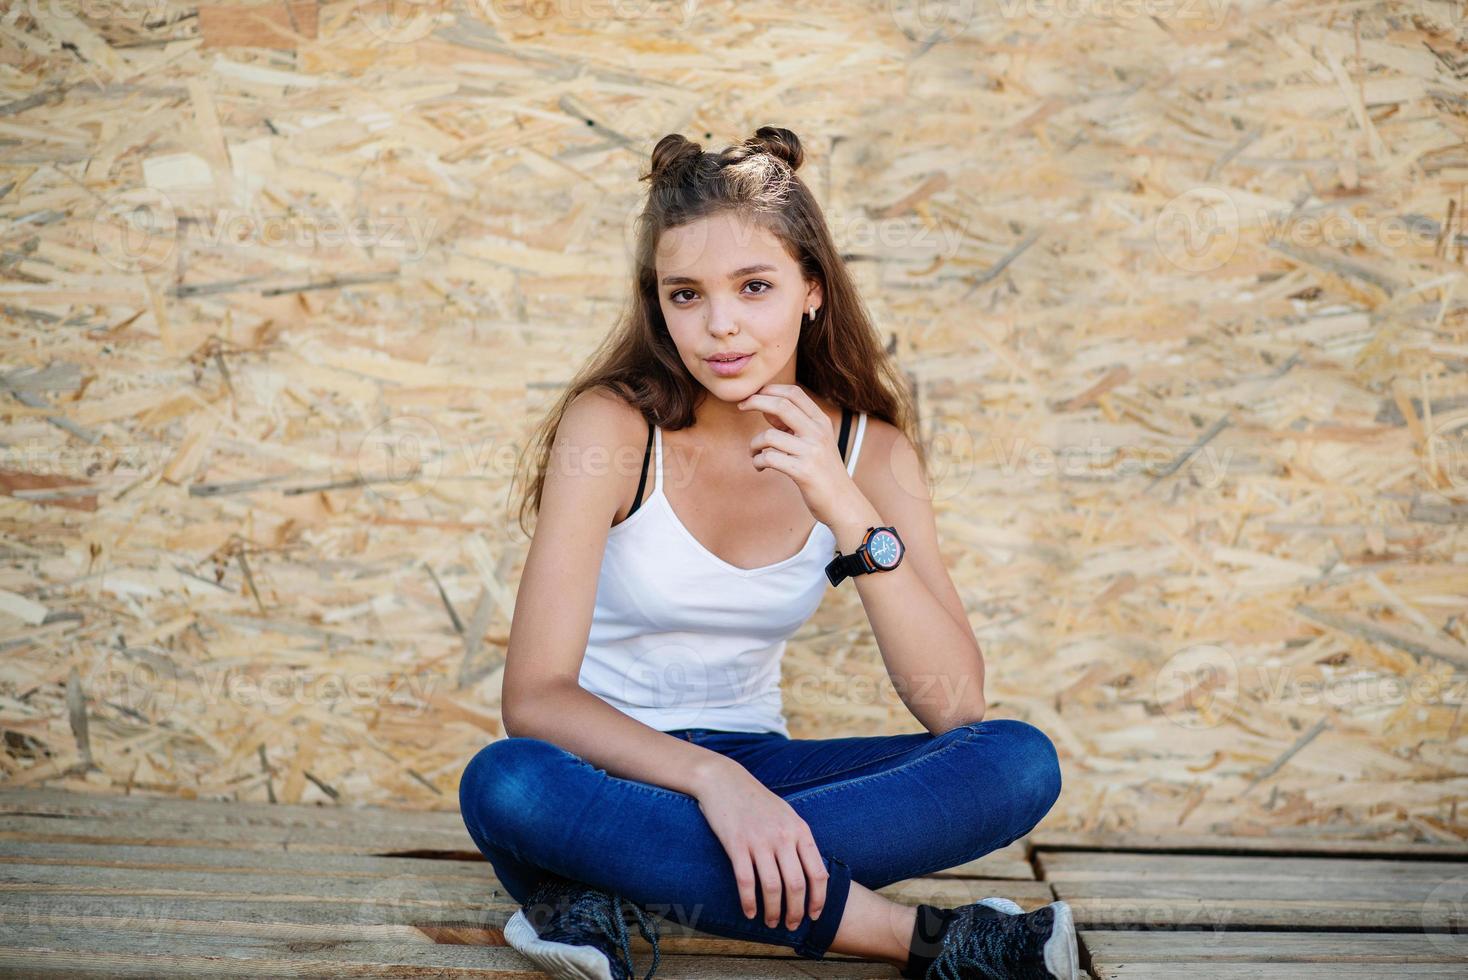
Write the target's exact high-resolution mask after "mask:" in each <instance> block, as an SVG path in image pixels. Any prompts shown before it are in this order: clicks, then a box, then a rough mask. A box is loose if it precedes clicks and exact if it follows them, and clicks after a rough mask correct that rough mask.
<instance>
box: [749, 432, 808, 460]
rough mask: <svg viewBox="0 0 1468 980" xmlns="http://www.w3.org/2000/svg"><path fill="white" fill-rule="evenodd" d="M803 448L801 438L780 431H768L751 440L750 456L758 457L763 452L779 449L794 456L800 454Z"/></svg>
mask: <svg viewBox="0 0 1468 980" xmlns="http://www.w3.org/2000/svg"><path fill="white" fill-rule="evenodd" d="M801 448H802V444H801V440H800V437H799V436H796V435H791V434H790V433H788V432H781V431H780V430H779V429H766V430H765V431H763V432H761V433H759V434H758V435H756V436H755V437H754V438H753V439H751V440H750V443H749V454H750V455H751V456H758V455H759V454H760V451H761V450H764V449H778V450H780V452H782V453H788V454H789V455H792V456H794V455H798V454H799V453H800V451H801Z"/></svg>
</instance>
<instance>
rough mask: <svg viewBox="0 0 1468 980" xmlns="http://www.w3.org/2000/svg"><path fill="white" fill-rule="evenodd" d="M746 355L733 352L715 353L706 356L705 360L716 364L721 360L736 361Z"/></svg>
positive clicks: (746, 355)
mask: <svg viewBox="0 0 1468 980" xmlns="http://www.w3.org/2000/svg"><path fill="white" fill-rule="evenodd" d="M748 356H749V355H748V354H735V353H730V354H715V355H714V356H713V357H710V358H706V360H710V361H713V362H714V363H715V364H718V363H720V362H723V361H737V360H739V359H740V358H744V357H748Z"/></svg>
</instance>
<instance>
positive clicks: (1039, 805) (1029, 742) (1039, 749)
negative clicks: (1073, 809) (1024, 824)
mask: <svg viewBox="0 0 1468 980" xmlns="http://www.w3.org/2000/svg"><path fill="white" fill-rule="evenodd" d="M995 723H996V724H1002V725H1004V726H1006V737H1007V738H1008V739H1009V740H1010V741H1011V743H1012V745H1013V758H1014V774H1015V783H1016V788H1017V791H1018V792H1020V793H1021V794H1022V795H1023V796H1024V798H1025V799H1026V800H1028V801H1029V804H1030V807H1031V813H1032V814H1033V816H1032V822H1031V826H1033V825H1034V824H1037V823H1039V822H1040V821H1041V820H1042V819H1043V818H1044V816H1045V814H1047V813H1049V812H1050V808H1051V807H1053V806H1054V805H1055V801H1056V800H1058V799H1060V753H1058V752H1057V751H1056V750H1055V743H1054V742H1052V741H1051V740H1050V736H1048V735H1046V734H1045V733H1044V732H1042V731H1041V730H1040V729H1038V728H1036V727H1035V726H1034V725H1031V724H1030V723H1029V722H1025V721H1019V720H1017V719H1008V718H1006V719H996V722H995Z"/></svg>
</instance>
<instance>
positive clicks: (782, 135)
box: [744, 126, 805, 171]
mask: <svg viewBox="0 0 1468 980" xmlns="http://www.w3.org/2000/svg"><path fill="white" fill-rule="evenodd" d="M744 142H745V145H747V146H750V147H751V148H754V149H758V150H762V151H763V152H765V153H768V154H770V156H775V157H779V158H780V159H781V160H784V161H785V162H786V163H788V164H789V165H790V169H791V170H792V171H794V170H799V169H800V165H801V163H802V162H804V160H805V151H804V150H802V149H801V148H800V137H799V136H796V135H795V134H794V133H792V132H791V131H790V130H788V129H785V128H784V127H782V126H761V127H760V128H759V129H757V130H755V131H754V136H752V137H751V138H750V139H747V140H745V141H744Z"/></svg>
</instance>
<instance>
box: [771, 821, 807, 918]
mask: <svg viewBox="0 0 1468 980" xmlns="http://www.w3.org/2000/svg"><path fill="white" fill-rule="evenodd" d="M775 858H776V860H778V861H779V862H780V877H782V878H784V879H785V928H786V929H795V928H797V927H799V925H800V920H801V919H803V918H804V917H805V869H804V868H802V867H801V866H800V857H799V856H798V855H797V854H796V853H795V844H794V842H786V843H785V844H784V845H782V846H781V847H780V849H779V850H777V851H776V852H775Z"/></svg>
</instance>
